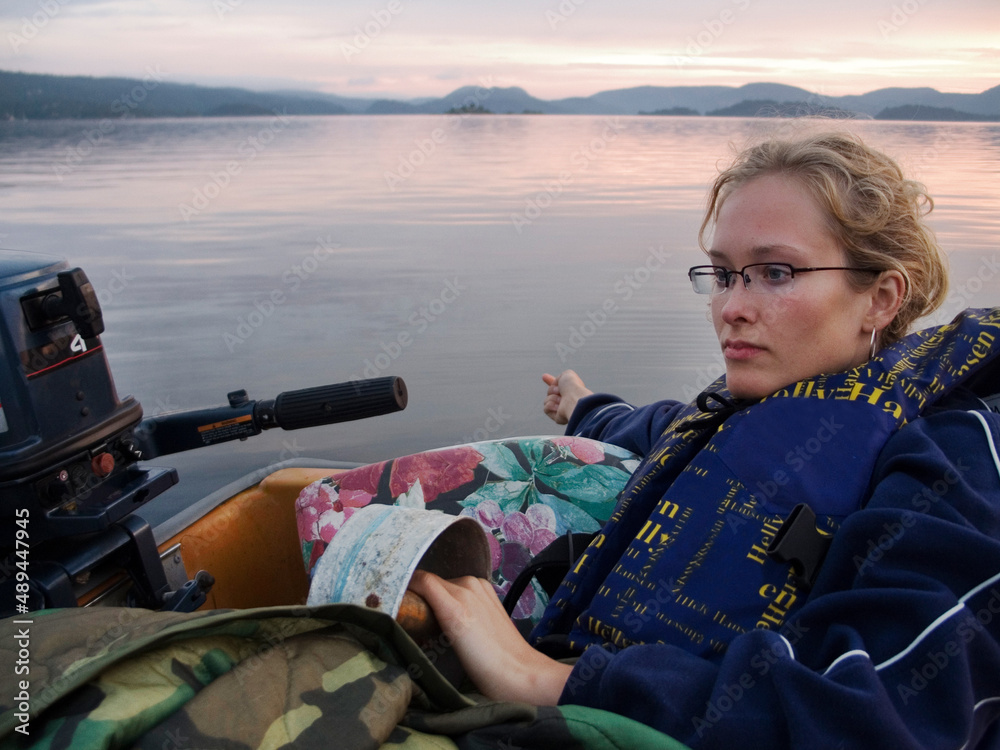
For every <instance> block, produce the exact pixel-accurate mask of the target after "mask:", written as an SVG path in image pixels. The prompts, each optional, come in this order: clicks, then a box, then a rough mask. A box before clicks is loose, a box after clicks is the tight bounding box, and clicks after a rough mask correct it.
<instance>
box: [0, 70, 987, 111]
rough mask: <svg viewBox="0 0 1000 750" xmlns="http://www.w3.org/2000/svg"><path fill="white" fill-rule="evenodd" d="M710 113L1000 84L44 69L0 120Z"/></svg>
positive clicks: (834, 105)
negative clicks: (400, 89) (210, 75)
mask: <svg viewBox="0 0 1000 750" xmlns="http://www.w3.org/2000/svg"><path fill="white" fill-rule="evenodd" d="M483 110H488V111H489V112H490V113H496V114H508V113H512V114H521V113H525V112H530V113H532V114H562V115H638V114H650V115H687V116H696V115H707V116H711V117H800V116H804V115H817V114H819V115H823V116H827V117H854V116H859V115H860V116H863V117H878V118H879V119H905V120H914V119H916V120H983V119H986V120H993V119H997V118H1000V86H995V87H994V88H991V89H988V90H987V91H984V92H982V93H980V94H948V93H942V92H940V91H937V90H936V89H932V88H888V89H879V90H878V91H871V92H869V93H867V94H861V95H852V96H839V97H836V96H835V97H828V96H821V95H819V94H814V93H811V92H809V91H807V90H806V89H802V88H798V87H796V86H786V85H784V84H779V83H750V84H746V85H744V86H638V87H633V88H627V89H615V90H613V91H602V92H599V93H597V94H594V95H593V96H587V97H571V98H568V99H555V100H551V101H548V100H544V99H537V98H535V97H533V96H531V94H529V93H528V92H527V91H525V90H524V89H523V88H519V87H508V88H502V87H496V86H492V87H484V86H463V87H461V88H459V89H456V90H455V91H452V92H451V93H450V94H448V95H447V96H443V97H439V98H434V99H428V98H420V99H411V100H406V101H401V100H395V99H366V98H360V97H344V96H337V95H335V94H324V93H320V92H310V91H294V90H283V91H271V92H258V91H248V90H246V89H239V88H211V87H204V86H192V85H187V84H178V83H168V82H166V81H164V80H162V76H158V75H157V74H156V72H155V71H152V70H151V71H149V75H147V76H146V77H144V78H142V79H133V78H89V77H84V76H50V75H37V74H29V73H13V72H4V71H0V119H18V120H20V119H54V118H94V119H101V118H113V117H121V116H133V117H231V116H255V115H261V116H264V115H269V114H272V113H275V112H280V113H282V114H290V115H331V114H377V115H390V114H444V113H447V112H460V113H468V112H473V111H475V112H482V111H483Z"/></svg>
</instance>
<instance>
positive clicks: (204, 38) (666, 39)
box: [0, 0, 1000, 99]
mask: <svg viewBox="0 0 1000 750" xmlns="http://www.w3.org/2000/svg"><path fill="white" fill-rule="evenodd" d="M0 32H2V39H0V68H2V69H4V70H19V71H24V72H34V73H54V74H65V75H94V76H107V75H117V76H128V77H142V75H143V74H144V71H145V70H147V69H158V70H159V71H161V72H163V73H164V74H165V75H164V78H165V80H169V81H172V82H178V83H201V84H213V85H215V84H227V85H237V86H247V87H251V88H286V87H295V88H310V89H317V90H322V91H326V92H328V93H335V94H343V95H348V96H363V97H378V96H397V97H406V98H413V97H421V96H441V95H444V94H446V93H448V92H450V91H451V90H453V89H455V88H457V87H459V86H462V85H466V84H478V85H482V84H484V83H487V84H489V85H496V86H521V87H523V88H525V89H527V90H528V92H529V93H531V94H533V95H535V96H537V97H539V98H543V99H557V98H562V97H567V96H587V95H590V94H594V93H596V92H598V91H603V90H607V89H614V88H626V87H630V86H641V85H660V86H672V85H702V84H719V85H741V84H744V83H750V82H755V81H770V82H777V83H786V84H790V85H795V86H801V87H802V88H805V89H808V90H810V91H812V92H816V93H819V94H823V95H828V96H837V95H842V94H860V93H864V92H866V91H871V90H873V89H877V88H882V87H886V86H904V87H913V86H931V87H933V88H937V89H939V90H941V91H949V92H962V93H977V92H980V91H983V90H985V89H987V88H991V87H993V86H995V85H997V84H1000V50H998V39H1000V3H998V2H997V1H996V0H949V1H948V2H943V0H902V1H900V0H892V1H880V0H842V1H841V2H839V3H822V4H808V5H807V4H805V3H801V2H799V3H796V2H792V1H791V0H716V1H715V2H711V3H699V4H697V5H696V4H694V3H690V2H680V1H678V0H616V2H614V3H611V2H608V0H548V2H544V1H543V2H537V1H536V0H507V2H503V3H500V2H493V3H469V2H465V3H463V2H459V0H420V2H416V0H372V2H354V1H352V2H344V1H343V0H288V1H287V2H277V1H276V0H147V1H140V0H5V2H4V3H3V8H2V9H0Z"/></svg>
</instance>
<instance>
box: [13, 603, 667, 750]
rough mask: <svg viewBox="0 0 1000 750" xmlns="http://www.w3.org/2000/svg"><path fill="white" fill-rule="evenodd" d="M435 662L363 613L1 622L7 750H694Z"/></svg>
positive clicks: (127, 614)
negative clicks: (486, 688) (469, 679)
mask: <svg viewBox="0 0 1000 750" xmlns="http://www.w3.org/2000/svg"><path fill="white" fill-rule="evenodd" d="M440 651H442V652H443V649H441V650H440ZM435 656H436V654H435V652H434V651H431V652H430V653H429V654H428V653H425V652H424V651H422V650H421V649H420V648H419V647H418V646H417V645H416V644H415V643H414V642H413V641H412V640H411V639H410V637H409V636H407V635H406V634H405V633H404V632H403V631H402V629H401V628H399V626H398V625H397V624H396V623H395V622H394V621H393V620H392V619H391V618H390V617H388V616H386V615H383V614H380V613H377V612H373V611H370V610H366V609H364V608H360V607H355V606H351V605H339V604H338V605H328V606H324V607H315V608H308V607H268V608H263V609H254V610H212V611H207V612H196V613H191V614H179V613H170V612H151V611H148V610H140V609H118V608H102V607H94V608H87V609H67V610H50V611H42V612H36V613H33V614H31V615H28V616H21V617H19V618H17V619H8V620H5V621H0V664H3V665H4V666H3V680H2V683H0V684H2V685H3V689H2V692H0V750H6V749H7V748H21V747H33V748H53V749H54V750H55V749H57V748H72V749H74V750H76V749H77V748H79V749H80V750H99V749H100V748H118V747H132V748H149V749H150V750H153V749H154V748H155V750H184V749H186V748H198V749H199V750H203V749H207V748H227V749H228V750H233V749H235V748H246V749H247V750H264V749H265V748H266V749H272V748H292V747H294V748H379V747H400V748H470V749H478V748H482V749H485V748H490V750H496V749H497V748H525V749H527V748H552V747H559V748H602V749H603V748H607V749H608V750H613V749H615V748H620V749H621V750H632V749H633V748H636V747H642V748H667V749H669V750H678V749H679V748H683V747H684V746H683V745H681V744H680V743H678V742H676V741H675V740H672V739H670V738H669V737H666V736H665V735H663V734H660V733H659V732H656V731H655V730H653V729H650V728H649V727H647V726H645V725H643V724H639V723H637V722H634V721H631V720H629V719H626V718H623V717H621V716H618V715H615V714H611V713H607V712H604V711H599V710H595V709H588V708H582V707H579V706H560V707H556V708H548V707H536V706H529V705H527V704H521V703H497V702H488V701H483V700H482V699H481V698H480V699H478V700H476V699H475V697H474V696H471V695H466V694H463V693H460V692H459V691H458V690H457V689H456V688H454V687H453V686H452V684H451V683H450V682H449V681H448V680H447V679H446V678H445V677H444V676H443V675H442V672H441V671H439V670H438V669H437V668H436V666H435V663H434V662H435V661H439V662H442V663H443V662H444V659H435ZM445 671H447V670H446V669H445Z"/></svg>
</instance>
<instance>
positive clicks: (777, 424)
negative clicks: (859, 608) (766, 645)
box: [532, 309, 1000, 657]
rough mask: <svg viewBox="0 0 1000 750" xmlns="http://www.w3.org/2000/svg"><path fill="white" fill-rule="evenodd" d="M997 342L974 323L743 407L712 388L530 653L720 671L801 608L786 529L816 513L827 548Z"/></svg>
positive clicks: (675, 429)
mask: <svg viewBox="0 0 1000 750" xmlns="http://www.w3.org/2000/svg"><path fill="white" fill-rule="evenodd" d="M998 339H1000V309H992V310H967V311H965V312H964V313H962V314H961V315H959V316H958V317H957V318H955V320H954V321H953V322H952V323H951V324H949V325H946V326H940V327H936V328H929V329H926V330H923V331H920V332H917V333H914V334H912V335H910V336H907V337H906V338H904V339H902V340H901V341H899V342H897V343H896V344H894V345H892V346H890V347H887V348H885V349H884V350H882V351H881V352H879V353H878V354H877V356H875V357H874V358H872V359H871V360H870V361H868V362H866V363H865V364H864V365H861V366H860V367H858V368H856V369H853V370H850V371H846V372H841V373H835V374H831V375H820V376H817V377H815V378H811V379H808V380H803V381H800V382H798V383H795V384H792V385H790V386H788V387H787V388H785V389H783V390H781V391H778V392H777V393H775V394H773V395H771V396H768V397H767V398H765V399H762V400H760V401H757V402H753V403H750V404H748V405H747V404H739V403H738V402H737V403H736V404H735V408H732V407H730V408H726V405H727V404H730V403H731V402H730V401H729V393H728V391H727V390H726V389H725V385H724V384H725V380H724V378H720V379H719V381H717V382H716V384H714V386H713V387H712V388H710V389H709V390H710V391H712V392H713V393H715V394H717V396H714V397H713V398H715V399H716V400H717V401H718V402H719V404H722V405H723V408H722V410H721V411H720V413H719V415H718V416H717V418H716V419H714V420H712V419H711V414H710V419H709V422H710V426H709V429H707V430H706V429H698V428H697V426H698V424H699V422H702V423H704V418H705V411H704V409H705V407H706V400H705V398H701V406H700V407H699V405H698V404H697V403H695V404H690V405H688V406H687V407H685V408H684V409H683V410H682V411H681V412H680V414H679V415H678V417H677V418H676V419H675V420H674V422H673V423H672V424H671V426H670V427H669V428H668V429H667V430H666V431H665V432H664V434H663V435H662V436H661V437H660V439H659V441H658V442H657V443H656V444H655V445H654V446H653V448H652V450H651V451H650V453H649V455H648V456H647V457H646V458H645V460H644V461H643V463H642V464H641V465H640V466H639V468H638V469H637V470H636V471H635V473H634V475H633V477H632V479H631V480H630V482H629V484H628V485H627V486H626V488H625V489H624V490H623V492H622V496H621V499H620V501H619V504H618V507H617V508H616V510H615V513H614V514H613V515H612V517H611V519H610V520H609V521H608V523H607V524H606V525H605V527H604V528H603V529H602V531H601V533H600V534H598V535H597V537H596V538H595V539H594V540H593V542H592V543H591V544H590V546H589V547H588V548H587V550H586V552H585V553H584V554H583V555H582V556H581V557H580V559H579V561H578V562H577V564H576V566H575V568H574V569H573V570H571V571H570V573H569V574H568V575H567V576H566V578H565V579H564V581H563V583H562V585H561V586H560V588H559V589H558V591H557V592H556V594H555V595H554V596H553V597H552V600H551V602H550V604H549V607H548V608H547V610H546V612H545V614H544V616H543V618H542V621H541V622H540V623H539V625H538V626H537V627H536V628H535V630H534V631H533V633H532V639H534V640H537V639H539V638H542V637H544V636H546V635H549V634H553V633H563V634H568V638H569V645H570V647H571V648H573V649H574V650H583V649H584V648H586V647H587V646H590V645H601V646H605V647H608V646H610V647H614V648H624V647H627V646H629V645H632V644H637V643H668V644H672V645H676V646H679V647H681V648H684V649H685V650H688V651H690V652H692V653H695V654H698V655H701V656H705V657H712V656H713V655H717V654H721V653H722V652H724V651H725V649H726V646H727V644H728V643H729V641H730V640H731V639H732V638H733V637H735V636H736V635H738V634H740V633H742V632H745V631H747V630H749V629H752V628H768V629H772V630H779V629H781V628H782V627H783V626H786V624H787V623H788V622H789V615H790V614H791V613H793V612H794V611H795V610H797V609H798V608H799V607H800V606H801V605H802V603H803V602H804V600H805V598H806V594H807V591H805V590H803V587H802V585H801V584H800V581H799V580H798V579H797V576H796V574H795V571H794V570H793V569H792V568H790V566H789V565H788V564H787V563H784V562H778V561H777V560H775V559H773V558H772V557H770V556H769V555H768V554H767V549H768V546H769V545H770V543H771V542H772V540H773V539H774V537H775V535H776V534H777V533H778V531H779V529H780V528H781V526H782V523H783V522H784V521H785V519H786V517H787V516H788V515H789V513H790V512H791V511H792V509H793V508H794V507H795V506H796V505H797V504H799V503H807V504H808V505H809V506H810V507H811V508H812V510H813V511H814V512H815V513H816V516H817V526H818V528H819V529H820V531H821V532H823V533H825V534H831V535H832V534H833V533H834V532H835V531H836V530H837V528H838V526H839V525H840V523H841V522H842V521H843V519H844V518H845V517H846V516H847V515H848V514H850V513H852V512H854V511H855V510H858V509H859V508H861V507H862V505H863V504H864V502H865V500H866V498H867V497H868V495H869V487H868V485H869V480H870V478H871V475H872V470H873V468H874V465H875V461H876V459H877V457H878V454H879V452H880V450H881V449H882V447H883V446H884V445H885V443H886V441H887V440H888V439H889V437H890V436H891V435H892V434H893V433H894V432H895V431H896V430H898V429H899V428H900V427H901V426H902V425H903V424H905V423H906V422H907V421H909V420H913V419H916V418H917V417H919V416H920V415H921V414H922V413H924V412H925V411H926V410H927V409H928V407H930V406H932V405H933V404H934V403H936V402H939V401H940V400H941V398H942V397H944V396H945V395H946V394H949V393H951V392H953V391H954V390H955V389H956V388H958V387H960V386H961V385H963V384H965V383H967V382H969V381H970V379H972V378H973V377H978V376H981V375H982V373H983V370H984V367H985V366H986V365H987V364H990V363H995V364H1000V341H998ZM997 390H1000V389H997ZM704 395H705V394H703V396H704ZM713 421H714V422H715V424H711V422H713Z"/></svg>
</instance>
